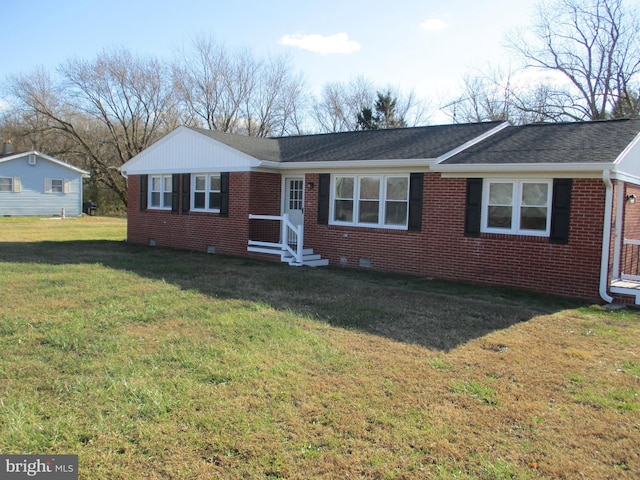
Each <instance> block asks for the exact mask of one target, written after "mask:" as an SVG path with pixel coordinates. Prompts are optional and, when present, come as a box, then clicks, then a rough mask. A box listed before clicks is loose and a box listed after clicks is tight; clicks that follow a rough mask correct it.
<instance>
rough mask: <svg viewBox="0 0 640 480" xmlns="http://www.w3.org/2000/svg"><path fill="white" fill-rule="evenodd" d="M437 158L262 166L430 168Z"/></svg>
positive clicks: (265, 164)
mask: <svg viewBox="0 0 640 480" xmlns="http://www.w3.org/2000/svg"><path fill="white" fill-rule="evenodd" d="M436 162H437V159H435V158H388V159H383V160H334V161H320V162H283V163H277V162H267V161H263V162H262V166H264V167H271V168H274V169H279V170H347V169H354V168H404V167H408V168H421V169H424V170H428V169H430V168H431V165H434V164H435V163H436Z"/></svg>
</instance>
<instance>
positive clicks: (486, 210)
mask: <svg viewBox="0 0 640 480" xmlns="http://www.w3.org/2000/svg"><path fill="white" fill-rule="evenodd" d="M552 185H553V183H552V181H551V180H535V179H532V180H502V179H496V180H493V179H485V180H484V188H483V189H482V191H483V194H482V196H483V198H482V231H483V232H488V233H508V234H516V235H537V236H548V235H549V231H550V227H551V193H552Z"/></svg>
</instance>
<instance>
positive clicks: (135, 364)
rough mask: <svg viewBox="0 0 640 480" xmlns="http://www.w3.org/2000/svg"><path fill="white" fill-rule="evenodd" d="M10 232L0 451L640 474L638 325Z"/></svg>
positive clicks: (1, 330) (248, 466)
mask: <svg viewBox="0 0 640 480" xmlns="http://www.w3.org/2000/svg"><path fill="white" fill-rule="evenodd" d="M124 237H125V223H124V221H123V220H121V219H106V218H101V217H87V218H79V219H65V220H33V219H30V220H26V221H18V220H16V219H11V221H6V220H4V219H0V292H2V302H0V351H1V352H2V356H0V451H2V452H3V453H75V454H78V455H79V459H80V477H81V478H111V479H129V478H149V479H160V478H175V479H182V478H207V479H208V478H287V479H298V478H347V477H350V478H379V479H401V478H436V479H449V478H459V479H471V478H474V479H475V478H484V479H508V478H518V479H521V478H524V479H528V478H531V479H535V478H637V477H638V476H640V456H639V453H638V448H637V446H638V445H639V444H640V409H639V407H640V403H639V402H640V401H639V399H638V393H640V378H639V377H640V349H639V345H640V314H639V313H638V312H637V311H635V310H624V311H619V312H608V311H605V310H603V309H602V308H600V307H597V306H589V305H585V304H580V303H576V302H572V301H568V300H565V299H558V298H552V297H548V296H542V295H535V294H529V293H527V292H521V291H512V290H504V289H496V288H483V287H475V286H471V285H465V284H451V283H446V282H438V281H429V280H424V279H417V278H410V277H403V276H397V275H386V274H376V273H373V272H359V271H348V270H341V269H332V268H322V269H309V268H290V267H286V266H283V265H279V264H271V263H262V262H257V261H253V260H250V259H244V258H225V257H221V256H214V255H205V254H200V253H189V252H178V251H172V250H169V249H160V248H150V247H142V246H135V245H128V244H126V243H125V242H122V241H121V240H122V239H123V238H124Z"/></svg>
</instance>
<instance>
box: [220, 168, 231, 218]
mask: <svg viewBox="0 0 640 480" xmlns="http://www.w3.org/2000/svg"><path fill="white" fill-rule="evenodd" d="M220 216H221V217H228V216H229V172H222V173H221V174H220Z"/></svg>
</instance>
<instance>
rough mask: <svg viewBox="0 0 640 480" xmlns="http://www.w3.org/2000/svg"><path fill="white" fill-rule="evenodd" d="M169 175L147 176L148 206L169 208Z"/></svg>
mask: <svg viewBox="0 0 640 480" xmlns="http://www.w3.org/2000/svg"><path fill="white" fill-rule="evenodd" d="M171 187H172V180H171V175H150V176H149V208H159V209H165V210H168V209H171Z"/></svg>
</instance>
